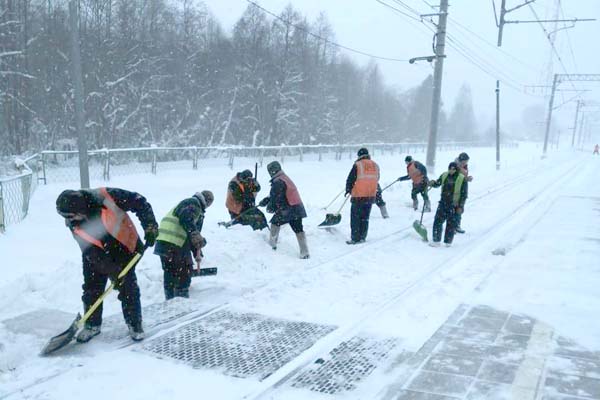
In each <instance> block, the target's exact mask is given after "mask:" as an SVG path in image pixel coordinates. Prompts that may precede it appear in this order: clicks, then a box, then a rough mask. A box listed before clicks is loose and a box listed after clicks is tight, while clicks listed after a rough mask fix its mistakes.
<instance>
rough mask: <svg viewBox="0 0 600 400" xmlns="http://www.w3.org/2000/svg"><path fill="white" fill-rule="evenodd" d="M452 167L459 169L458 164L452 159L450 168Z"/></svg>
mask: <svg viewBox="0 0 600 400" xmlns="http://www.w3.org/2000/svg"><path fill="white" fill-rule="evenodd" d="M450 168H454V169H458V164H457V163H456V162H454V161H452V162H451V163H450V164H448V169H450Z"/></svg>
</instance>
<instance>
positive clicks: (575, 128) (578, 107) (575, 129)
mask: <svg viewBox="0 0 600 400" xmlns="http://www.w3.org/2000/svg"><path fill="white" fill-rule="evenodd" d="M581 103H582V102H581V100H577V109H575V122H573V138H572V139H571V147H573V146H575V133H576V132H577V121H578V120H579V109H580V108H581Z"/></svg>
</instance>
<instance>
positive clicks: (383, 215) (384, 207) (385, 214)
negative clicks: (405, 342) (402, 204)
mask: <svg viewBox="0 0 600 400" xmlns="http://www.w3.org/2000/svg"><path fill="white" fill-rule="evenodd" d="M379 211H381V216H382V217H383V219H386V218H389V217H390V215H389V214H388V212H387V207H386V206H381V207H379Z"/></svg>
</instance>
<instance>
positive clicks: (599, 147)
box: [592, 145, 600, 155]
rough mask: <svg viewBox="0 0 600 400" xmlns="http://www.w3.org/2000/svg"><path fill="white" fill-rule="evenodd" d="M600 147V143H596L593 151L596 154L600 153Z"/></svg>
mask: <svg viewBox="0 0 600 400" xmlns="http://www.w3.org/2000/svg"><path fill="white" fill-rule="evenodd" d="M599 149H600V146H598V145H595V146H594V153H592V154H596V155H598V154H600V153H599V152H598V150H599Z"/></svg>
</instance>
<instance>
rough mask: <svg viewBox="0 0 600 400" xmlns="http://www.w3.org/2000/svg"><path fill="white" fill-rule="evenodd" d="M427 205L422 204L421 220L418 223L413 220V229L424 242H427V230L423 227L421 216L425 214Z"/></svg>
mask: <svg viewBox="0 0 600 400" xmlns="http://www.w3.org/2000/svg"><path fill="white" fill-rule="evenodd" d="M426 204H427V202H425V201H424V202H423V210H421V219H420V220H419V221H417V220H416V219H415V222H413V228H415V231H417V233H418V234H419V236H421V238H423V241H424V242H428V241H429V240H428V239H427V228H425V226H424V225H423V214H424V213H425V205H426Z"/></svg>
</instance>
